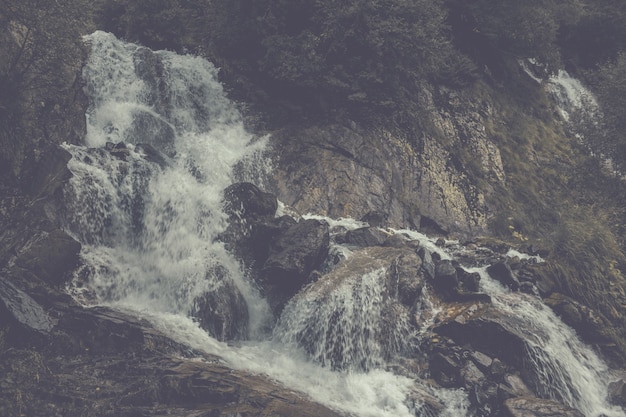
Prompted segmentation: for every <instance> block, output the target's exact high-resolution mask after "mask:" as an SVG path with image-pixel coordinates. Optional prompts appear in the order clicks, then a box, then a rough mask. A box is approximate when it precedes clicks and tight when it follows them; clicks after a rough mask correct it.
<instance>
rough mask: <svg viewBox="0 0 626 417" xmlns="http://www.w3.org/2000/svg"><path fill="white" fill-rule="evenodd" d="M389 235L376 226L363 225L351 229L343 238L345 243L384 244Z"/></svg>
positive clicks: (358, 244) (362, 245) (361, 245)
mask: <svg viewBox="0 0 626 417" xmlns="http://www.w3.org/2000/svg"><path fill="white" fill-rule="evenodd" d="M388 237H389V235H387V234H386V233H384V232H383V231H381V230H380V229H378V228H376V227H362V228H359V229H355V230H349V231H348V232H346V235H345V236H344V238H343V243H346V244H348V245H354V246H360V247H365V246H382V245H383V243H384V242H385V241H386V240H387V238H388Z"/></svg>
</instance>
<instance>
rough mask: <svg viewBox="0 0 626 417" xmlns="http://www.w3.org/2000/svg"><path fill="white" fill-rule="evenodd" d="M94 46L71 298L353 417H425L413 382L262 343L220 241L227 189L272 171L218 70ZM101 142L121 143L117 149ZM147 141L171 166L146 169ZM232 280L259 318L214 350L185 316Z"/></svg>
mask: <svg viewBox="0 0 626 417" xmlns="http://www.w3.org/2000/svg"><path fill="white" fill-rule="evenodd" d="M86 40H87V42H88V43H89V44H90V46H91V48H92V51H91V57H90V60H89V62H88V64H87V66H86V68H85V70H84V77H85V80H86V84H87V88H86V91H87V94H88V95H89V97H90V99H91V100H92V105H91V107H90V110H89V112H88V115H87V121H88V135H87V138H86V145H87V147H80V146H73V145H66V149H67V150H68V151H69V152H70V153H71V154H72V156H73V158H72V160H71V161H70V163H69V167H70V169H71V171H72V172H73V173H74V177H73V178H72V180H71V181H70V183H69V186H68V187H67V188H66V190H65V193H66V194H65V196H66V201H67V202H68V205H69V206H70V211H68V213H67V215H66V222H67V225H66V227H67V230H68V231H69V232H70V233H72V235H74V236H75V237H76V238H77V239H78V240H80V241H81V242H82V243H83V250H82V253H81V257H82V261H83V264H84V267H83V268H82V269H81V270H80V271H79V272H78V274H77V276H76V279H75V282H74V287H73V288H71V289H70V290H71V291H72V292H73V293H74V294H75V295H76V296H77V297H78V298H79V299H81V300H83V301H84V302H86V303H96V304H105V305H109V306H112V307H114V308H120V309H124V310H128V311H130V312H132V313H133V314H137V315H139V316H142V317H145V318H148V319H149V320H150V321H151V322H152V323H153V324H154V326H155V327H156V328H158V329H160V330H162V331H163V332H164V333H165V334H167V335H169V336H171V337H172V338H174V339H175V340H177V341H179V342H181V343H186V344H188V345H189V346H191V347H193V348H196V349H199V350H202V351H204V352H207V353H211V354H216V355H219V356H220V357H222V358H223V359H224V361H226V362H227V363H228V364H229V365H230V366H233V367H235V368H238V369H245V370H249V371H252V372H257V373H262V374H267V375H269V376H270V378H273V379H275V380H277V381H280V382H282V383H283V384H285V385H286V386H288V387H290V388H293V389H295V390H300V391H302V392H304V393H306V394H308V395H309V396H310V397H311V398H312V399H314V400H316V401H319V402H320V403H322V404H325V405H327V406H329V407H331V408H334V409H337V410H340V411H342V412H344V413H346V414H348V415H355V416H362V417H370V416H371V417H374V416H377V417H380V416H383V417H384V416H400V417H415V416H416V415H424V416H425V415H426V414H423V413H421V411H420V408H423V404H422V403H420V402H419V401H414V400H412V399H411V398H412V397H411V395H412V392H413V390H414V388H415V384H416V383H417V382H416V381H413V380H412V379H410V378H406V377H402V376H398V375H394V374H393V373H392V372H390V371H387V370H384V369H380V368H373V369H370V370H369V371H367V372H364V371H349V372H335V371H332V370H331V369H328V368H324V367H321V366H319V364H318V363H315V362H314V361H311V360H310V359H309V357H308V355H306V354H305V353H304V352H302V351H301V350H300V349H298V348H297V347H294V346H292V345H289V344H285V343H277V342H272V341H271V340H270V341H268V339H267V338H268V335H267V334H266V333H264V329H265V328H266V326H267V323H268V321H269V310H268V308H267V303H266V302H265V301H264V300H263V299H262V298H261V297H260V296H259V294H258V292H257V291H256V289H255V288H254V287H253V286H251V285H250V283H249V282H248V281H247V279H246V277H245V274H244V271H243V270H242V268H241V266H240V265H239V263H238V262H237V261H236V260H235V259H234V258H233V257H232V256H231V255H230V254H229V253H228V252H227V251H226V250H225V248H224V245H223V244H221V243H220V242H219V240H218V239H217V237H218V236H219V234H220V233H221V232H223V231H224V228H225V227H226V218H225V215H224V213H223V212H222V208H221V196H222V191H223V189H224V188H225V187H226V186H228V185H230V184H231V183H232V182H235V181H237V180H241V179H245V176H246V175H247V176H248V178H258V177H259V175H258V173H259V172H261V173H262V172H264V171H263V170H264V169H266V167H267V165H266V164H267V161H266V160H265V159H264V158H263V147H264V144H265V141H264V140H263V139H261V140H255V138H253V137H252V136H251V135H250V134H248V133H247V132H246V131H245V129H244V128H243V124H242V123H241V118H240V117H239V115H238V113H237V112H236V110H235V108H234V106H233V105H232V104H231V103H230V102H229V101H228V100H227V99H226V97H225V95H224V92H223V90H222V87H221V85H219V83H218V82H217V78H216V74H217V70H216V69H215V68H214V67H213V66H212V65H211V64H210V63H208V62H206V61H204V60H202V59H200V58H197V57H191V56H179V55H176V54H173V53H171V52H155V53H153V52H152V51H149V50H147V49H146V48H142V47H139V46H137V45H133V44H129V43H124V42H122V41H119V40H117V39H116V38H115V37H113V36H112V35H110V34H106V33H103V32H96V33H94V34H92V35H90V36H88V37H87V38H86ZM107 142H112V143H119V142H123V143H125V144H126V146H122V145H118V147H117V148H115V149H111V147H112V145H107ZM143 143H147V144H149V145H150V146H152V147H154V148H156V149H157V150H158V151H160V152H161V153H162V154H163V155H162V160H163V161H165V162H164V163H163V162H158V161H156V162H151V158H150V154H151V151H150V152H149V151H148V150H149V148H146V147H145V146H143V145H141V144H143ZM107 146H108V148H109V149H108V150H106V149H104V148H105V147H107ZM242 161H244V166H243V167H242V166H241V164H242ZM246 161H247V162H246ZM341 225H342V226H344V227H347V228H350V227H353V226H357V224H356V223H354V222H352V221H342V222H341ZM215 271H222V272H220V273H216V272H215ZM223 271H225V272H223ZM225 279H227V280H232V281H233V282H234V283H235V286H236V288H237V289H238V290H239V291H240V292H241V293H242V294H243V297H244V298H245V300H246V303H247V305H248V309H249V316H250V319H251V321H252V323H251V324H250V327H251V328H252V331H251V332H250V335H249V336H250V340H249V341H244V342H241V341H240V342H238V344H239V346H229V345H228V344H226V343H222V342H219V341H217V340H216V339H214V338H212V337H211V336H209V335H208V334H207V332H206V331H205V330H203V329H201V328H200V327H199V324H198V323H196V322H195V321H194V320H193V319H191V318H190V317H189V314H190V312H191V311H193V309H194V307H195V300H196V298H197V297H198V296H201V295H202V294H204V293H206V292H212V291H218V290H219V288H220V287H221V286H222V285H223V280H225ZM420 390H421V391H428V392H431V395H433V396H434V397H435V398H441V399H442V400H443V399H446V400H449V399H451V398H454V401H450V405H449V406H448V409H446V410H447V411H444V415H448V416H456V415H459V414H458V412H459V410H461V409H464V408H467V403H466V399H465V395H464V394H463V393H457V392H456V391H447V390H433V389H431V388H430V387H427V386H425V387H421V388H420Z"/></svg>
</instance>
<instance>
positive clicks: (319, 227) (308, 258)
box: [260, 219, 330, 312]
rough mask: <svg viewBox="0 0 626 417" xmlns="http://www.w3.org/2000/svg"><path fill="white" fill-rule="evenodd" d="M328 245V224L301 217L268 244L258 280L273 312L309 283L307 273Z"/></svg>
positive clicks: (319, 262)
mask: <svg viewBox="0 0 626 417" xmlns="http://www.w3.org/2000/svg"><path fill="white" fill-rule="evenodd" d="M329 244H330V234H329V228H328V224H327V223H325V222H320V221H318V220H314V219H308V220H301V221H300V222H298V223H296V224H294V225H293V226H291V227H289V228H288V229H286V230H285V231H284V232H282V233H281V234H280V235H279V236H278V237H277V238H276V239H275V240H273V241H272V242H271V243H270V248H269V254H268V257H267V260H266V261H265V263H264V264H263V267H262V268H261V270H260V281H261V285H262V286H263V288H264V290H265V292H266V294H267V295H268V296H269V298H270V303H271V304H273V309H274V311H275V312H279V311H280V310H281V309H282V307H283V306H284V304H285V303H286V302H287V300H288V299H289V298H291V297H292V296H293V295H294V294H295V293H296V292H298V290H299V289H300V288H302V287H303V286H304V285H305V284H307V283H308V282H309V277H310V275H311V272H312V271H313V270H315V269H318V268H319V267H320V266H321V265H322V263H323V262H324V260H325V259H326V256H327V255H328V249H329Z"/></svg>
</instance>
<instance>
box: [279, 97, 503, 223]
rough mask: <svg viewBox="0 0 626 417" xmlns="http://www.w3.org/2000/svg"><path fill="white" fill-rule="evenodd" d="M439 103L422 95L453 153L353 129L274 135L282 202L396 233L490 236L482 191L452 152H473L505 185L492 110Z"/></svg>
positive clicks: (419, 140)
mask: <svg viewBox="0 0 626 417" xmlns="http://www.w3.org/2000/svg"><path fill="white" fill-rule="evenodd" d="M439 95H440V96H441V97H439V98H437V99H434V98H433V95H432V94H431V93H430V92H428V91H424V97H422V98H421V100H422V101H424V103H425V106H426V107H428V108H430V109H432V110H433V111H432V116H433V120H432V123H433V124H434V126H435V130H436V131H437V132H439V133H438V134H441V136H442V137H445V138H446V140H447V141H448V143H451V144H452V145H451V146H450V147H446V146H444V145H442V144H441V142H440V141H438V140H436V139H435V138H434V137H432V136H431V135H428V134H423V136H421V137H411V136H407V134H406V133H397V132H393V131H390V130H385V129H365V128H359V127H358V126H357V125H356V124H355V123H346V124H345V125H342V124H328V125H317V126H311V127H306V128H293V127H290V128H284V129H282V130H280V131H278V132H275V133H274V134H273V135H272V138H271V140H272V143H273V144H274V154H275V155H276V157H275V159H276V161H277V167H276V171H275V174H274V178H275V180H276V186H275V191H276V194H277V196H278V198H279V199H280V200H281V201H283V202H285V203H286V204H289V205H291V206H293V207H295V208H296V209H298V210H299V211H302V212H315V213H320V214H326V215H328V216H330V217H353V218H361V217H362V216H364V215H365V214H367V213H368V212H371V211H372V210H376V211H382V212H385V213H386V214H387V221H388V222H389V224H390V225H392V226H395V227H413V228H415V229H420V228H424V229H431V230H435V231H440V232H446V231H447V232H460V233H466V234H467V233H471V234H480V233H485V232H486V230H487V218H488V211H489V210H488V207H487V205H486V200H485V194H484V191H482V190H480V189H479V188H477V186H476V185H475V184H473V183H472V181H471V180H470V179H469V177H468V174H467V172H468V169H469V168H468V167H466V166H463V165H462V163H461V162H460V160H459V159H458V158H456V157H455V156H454V155H453V154H452V151H451V150H450V149H453V148H454V147H457V148H463V149H465V150H467V152H469V153H471V154H472V155H473V158H474V159H475V160H476V161H478V163H477V169H479V170H481V172H484V173H485V175H486V177H488V178H490V180H493V183H494V184H504V183H505V175H504V170H503V167H502V161H501V158H500V153H499V150H498V147H497V146H496V145H495V144H494V143H493V142H492V141H491V140H490V139H489V137H488V135H487V134H486V130H485V124H486V123H488V121H489V120H490V118H492V117H494V115H493V110H492V108H491V107H490V105H489V104H487V103H477V104H471V103H464V102H463V101H462V100H461V99H460V98H459V97H458V96H456V95H455V94H454V93H452V92H450V91H443V90H442V91H441V92H440V94H439ZM436 101H437V102H439V103H438V104H436V103H435V102H436ZM451 161H452V162H451ZM454 161H457V162H458V163H457V164H455V163H454Z"/></svg>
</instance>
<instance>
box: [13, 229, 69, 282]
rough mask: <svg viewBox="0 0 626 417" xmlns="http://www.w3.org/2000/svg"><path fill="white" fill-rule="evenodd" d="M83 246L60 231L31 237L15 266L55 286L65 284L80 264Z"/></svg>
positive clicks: (44, 232)
mask: <svg viewBox="0 0 626 417" xmlns="http://www.w3.org/2000/svg"><path fill="white" fill-rule="evenodd" d="M80 248H81V244H80V243H78V242H77V241H76V240H74V239H73V238H72V237H70V236H69V235H68V234H67V233H65V232H63V231H62V230H59V229H52V230H50V231H42V232H40V233H38V234H36V235H35V236H33V237H31V239H30V241H29V242H28V243H27V244H26V246H25V247H24V248H23V249H22V250H21V251H20V252H19V254H18V256H17V257H16V259H15V264H16V265H17V266H19V267H21V268H24V269H26V270H29V271H31V272H32V273H34V274H35V275H36V276H38V277H39V278H40V279H42V280H44V281H46V282H49V283H50V284H53V285H60V284H62V283H64V282H65V281H66V280H67V278H69V277H68V275H67V272H68V271H70V270H72V269H73V268H75V267H76V266H77V264H78V253H79V252H80Z"/></svg>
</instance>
